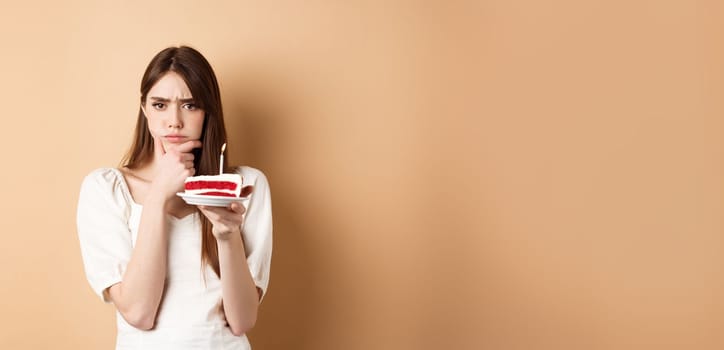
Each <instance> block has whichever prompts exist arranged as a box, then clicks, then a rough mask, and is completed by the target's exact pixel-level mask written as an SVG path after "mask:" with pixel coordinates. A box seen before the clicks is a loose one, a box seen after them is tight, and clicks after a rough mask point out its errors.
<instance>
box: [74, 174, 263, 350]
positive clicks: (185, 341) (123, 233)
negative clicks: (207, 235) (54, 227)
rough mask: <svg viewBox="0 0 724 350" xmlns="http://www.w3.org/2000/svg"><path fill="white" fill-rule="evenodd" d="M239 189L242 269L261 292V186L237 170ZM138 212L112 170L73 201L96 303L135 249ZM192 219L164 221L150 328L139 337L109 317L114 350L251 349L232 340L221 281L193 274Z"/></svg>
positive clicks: (196, 240)
mask: <svg viewBox="0 0 724 350" xmlns="http://www.w3.org/2000/svg"><path fill="white" fill-rule="evenodd" d="M236 172H237V173H238V174H241V176H243V177H244V184H245V185H246V184H251V185H254V191H253V193H252V194H251V197H250V199H249V201H248V202H245V206H246V209H247V210H246V213H245V214H244V224H243V227H242V232H243V237H244V246H245V249H246V257H247V263H248V265H249V269H250V270H251V275H252V277H253V278H254V282H255V284H256V286H257V287H259V288H260V289H261V290H262V296H263V295H264V294H265V293H266V290H267V286H268V284H269V267H270V263H271V252H272V214H271V194H270V192H269V184H268V182H267V179H266V177H265V176H264V174H263V173H262V172H261V171H259V170H257V169H254V168H251V167H245V166H244V167H239V168H237V170H236ZM142 210H143V207H142V206H141V205H139V204H137V203H135V202H134V201H133V198H132V197H131V194H130V191H129V190H128V186H127V184H126V182H125V179H124V178H123V175H122V173H121V172H120V170H118V169H114V168H102V169H97V170H95V171H93V172H91V173H90V174H89V175H88V176H87V177H86V178H85V180H84V181H83V184H82V186H81V190H80V198H79V200H78V214H77V215H78V216H77V224H78V237H79V239H80V247H81V253H82V255H83V263H84V265H85V272H86V277H87V278H88V282H89V283H90V285H91V287H92V288H93V290H94V291H95V292H96V294H98V295H99V296H100V297H101V298H102V299H103V301H105V302H110V300H109V299H108V295H107V289H108V287H110V286H112V285H114V284H116V283H118V282H121V281H122V280H123V273H124V272H125V269H126V265H127V264H128V261H129V260H130V258H131V252H132V251H133V247H134V245H135V243H136V237H137V235H138V225H139V223H140V219H141V212H142ZM199 215H200V214H199V213H197V212H195V213H194V214H190V215H188V216H186V217H183V218H180V219H178V218H175V217H173V216H171V215H167V220H168V221H169V226H168V227H169V230H170V232H169V233H170V235H169V247H168V271H167V274H166V283H165V290H164V294H163V298H162V300H161V305H160V306H159V310H158V315H157V318H156V323H155V327H154V328H153V329H152V330H149V331H143V330H139V329H136V328H134V327H133V326H131V325H129V324H128V323H127V322H126V321H125V319H123V316H121V314H120V313H118V312H116V314H117V316H116V319H117V325H118V335H117V338H116V349H134V350H135V349H251V347H250V345H249V341H248V340H247V338H246V336H245V335H242V336H240V337H237V336H234V335H233V334H232V333H231V330H230V329H229V326H228V324H227V322H226V318H225V316H224V312H223V310H222V306H221V305H222V304H221V280H220V279H219V277H217V276H216V273H214V271H213V269H212V268H211V267H210V266H207V267H206V268H205V269H204V270H203V273H202V269H201V222H200V219H199Z"/></svg>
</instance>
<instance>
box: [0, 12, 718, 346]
mask: <svg viewBox="0 0 724 350" xmlns="http://www.w3.org/2000/svg"><path fill="white" fill-rule="evenodd" d="M11 3H12V5H11ZM716 3H717V2H715V1H690V0H680V1H642V0H635V1H630V0H627V1H573V0H570V1H565V0H553V1H535V0H490V1H478V2H463V1H459V2H447V1H437V2H432V1H417V2H415V1H393V2H391V1H347V2H337V1H312V2H302V1H272V2H258V3H252V2H247V1H244V2H239V1H229V2H227V3H219V4H216V5H209V4H207V3H206V2H204V3H202V2H196V1H188V2H183V1H181V2H180V1H166V2H163V1H162V2H157V3H147V2H140V1H85V2H81V1H66V2H49V3H48V4H46V5H43V6H39V5H38V4H37V3H32V4H30V3H29V4H27V5H18V4H17V2H10V1H5V2H3V5H2V10H1V11H0V29H1V30H0V39H2V40H1V41H0V43H1V45H2V55H0V56H1V58H0V60H2V62H1V63H2V64H1V65H0V76H1V77H2V84H0V89H2V91H0V92H1V95H0V96H2V97H3V101H4V104H3V106H2V109H0V111H2V112H1V113H0V115H1V116H2V122H3V123H2V125H3V128H2V129H3V130H4V132H3V136H2V138H1V140H2V141H0V142H2V144H1V146H2V148H3V150H4V152H3V153H2V154H3V157H2V164H3V165H2V172H0V183H2V184H3V185H4V186H3V191H2V192H3V195H2V197H3V200H2V201H0V206H1V207H0V209H1V213H2V214H0V215H2V226H1V227H2V228H1V230H2V232H3V237H2V239H3V240H2V244H0V266H2V268H1V270H0V293H1V296H2V298H0V348H2V349H41V348H54V349H109V348H112V346H113V344H114V337H115V326H114V325H115V323H114V322H115V321H114V311H113V308H112V306H110V305H104V304H102V303H101V302H100V301H99V300H98V298H97V297H96V296H94V295H93V293H92V291H91V289H90V287H89V286H88V285H87V283H86V281H85V277H84V275H83V271H82V262H81V258H80V251H79V247H78V242H77V238H76V233H75V217H74V216H75V205H76V200H77V193H78V189H79V185H80V182H81V180H82V178H83V176H85V174H87V173H88V172H90V171H91V170H92V169H94V168H97V167H102V166H115V165H117V164H118V161H119V160H120V157H121V156H122V154H123V152H124V151H125V150H126V147H127V146H128V145H129V143H130V135H131V131H132V128H133V123H134V120H135V113H136V111H137V101H138V89H139V87H138V86H139V83H140V79H141V75H142V73H143V70H144V68H145V66H146V64H147V63H148V61H149V60H150V59H151V57H152V56H153V55H154V54H155V53H156V52H158V51H159V50H160V49H162V48H164V47H166V46H169V45H177V44H189V45H192V46H194V47H196V48H198V49H199V50H201V51H202V52H203V53H204V54H205V55H206V56H207V57H208V59H209V60H210V61H211V63H212V64H213V66H214V67H215V69H216V72H217V75H218V76H219V79H220V83H221V88H222V92H223V99H224V100H223V101H224V107H225V109H226V113H227V116H228V128H229V131H230V134H231V136H232V139H231V140H230V146H231V152H232V157H231V160H232V162H234V163H244V164H249V165H252V166H255V167H258V168H261V169H262V170H264V171H265V172H266V174H267V175H268V177H269V180H270V182H271V185H272V193H273V199H274V214H275V218H274V224H275V239H274V244H275V251H274V259H273V266H272V269H273V270H272V280H271V285H270V290H269V294H268V296H267V299H265V302H264V303H263V305H262V309H261V314H260V318H259V321H258V325H257V327H256V328H255V329H254V331H253V332H252V333H251V334H250V339H251V342H252V344H253V345H254V346H255V348H256V349H315V350H316V349H329V350H332V349H722V348H724V331H722V329H723V328H724V275H723V273H724V254H723V250H724V238H723V236H724V219H722V218H723V217H724V216H723V215H722V213H723V212H722V211H723V210H724V187H723V186H722V179H724V177H723V175H724V174H723V171H724V161H723V160H724V154H723V151H724V144H723V143H724V142H723V140H724V137H723V136H724V135H723V134H724V122H723V118H722V114H723V113H724V103H723V102H722V101H724V99H723V98H722V97H723V96H724V76H723V72H724V70H723V69H722V66H723V65H722V63H723V62H724V25H723V23H724V7H723V6H722V5H721V4H716Z"/></svg>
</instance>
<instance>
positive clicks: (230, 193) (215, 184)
mask: <svg viewBox="0 0 724 350" xmlns="http://www.w3.org/2000/svg"><path fill="white" fill-rule="evenodd" d="M242 183H243V178H242V177H241V175H238V174H221V175H201V176H191V177H189V178H187V179H186V183H185V184H184V188H185V190H186V194H196V195H203V196H224V197H239V195H240V194H241V184H242Z"/></svg>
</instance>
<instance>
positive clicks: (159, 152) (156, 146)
mask: <svg viewBox="0 0 724 350" xmlns="http://www.w3.org/2000/svg"><path fill="white" fill-rule="evenodd" d="M151 137H153V136H151ZM153 153H154V154H155V155H156V157H161V156H163V155H164V154H166V149H165V148H164V147H163V142H161V137H158V136H156V137H153Z"/></svg>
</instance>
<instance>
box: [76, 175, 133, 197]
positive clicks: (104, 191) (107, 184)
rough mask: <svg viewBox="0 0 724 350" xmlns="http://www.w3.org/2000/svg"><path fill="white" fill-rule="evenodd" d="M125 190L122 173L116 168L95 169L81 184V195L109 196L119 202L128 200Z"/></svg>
mask: <svg viewBox="0 0 724 350" xmlns="http://www.w3.org/2000/svg"><path fill="white" fill-rule="evenodd" d="M127 192H128V191H127V189H126V185H125V182H124V180H123V175H122V174H121V171H120V170H118V169H116V168H98V169H95V170H93V171H91V172H90V173H88V175H86V176H85V178H84V179H83V183H82V184H81V196H84V195H86V196H103V197H106V196H109V197H110V198H111V199H113V201H115V202H118V203H119V204H121V203H125V202H128V198H127V197H128V196H127Z"/></svg>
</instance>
